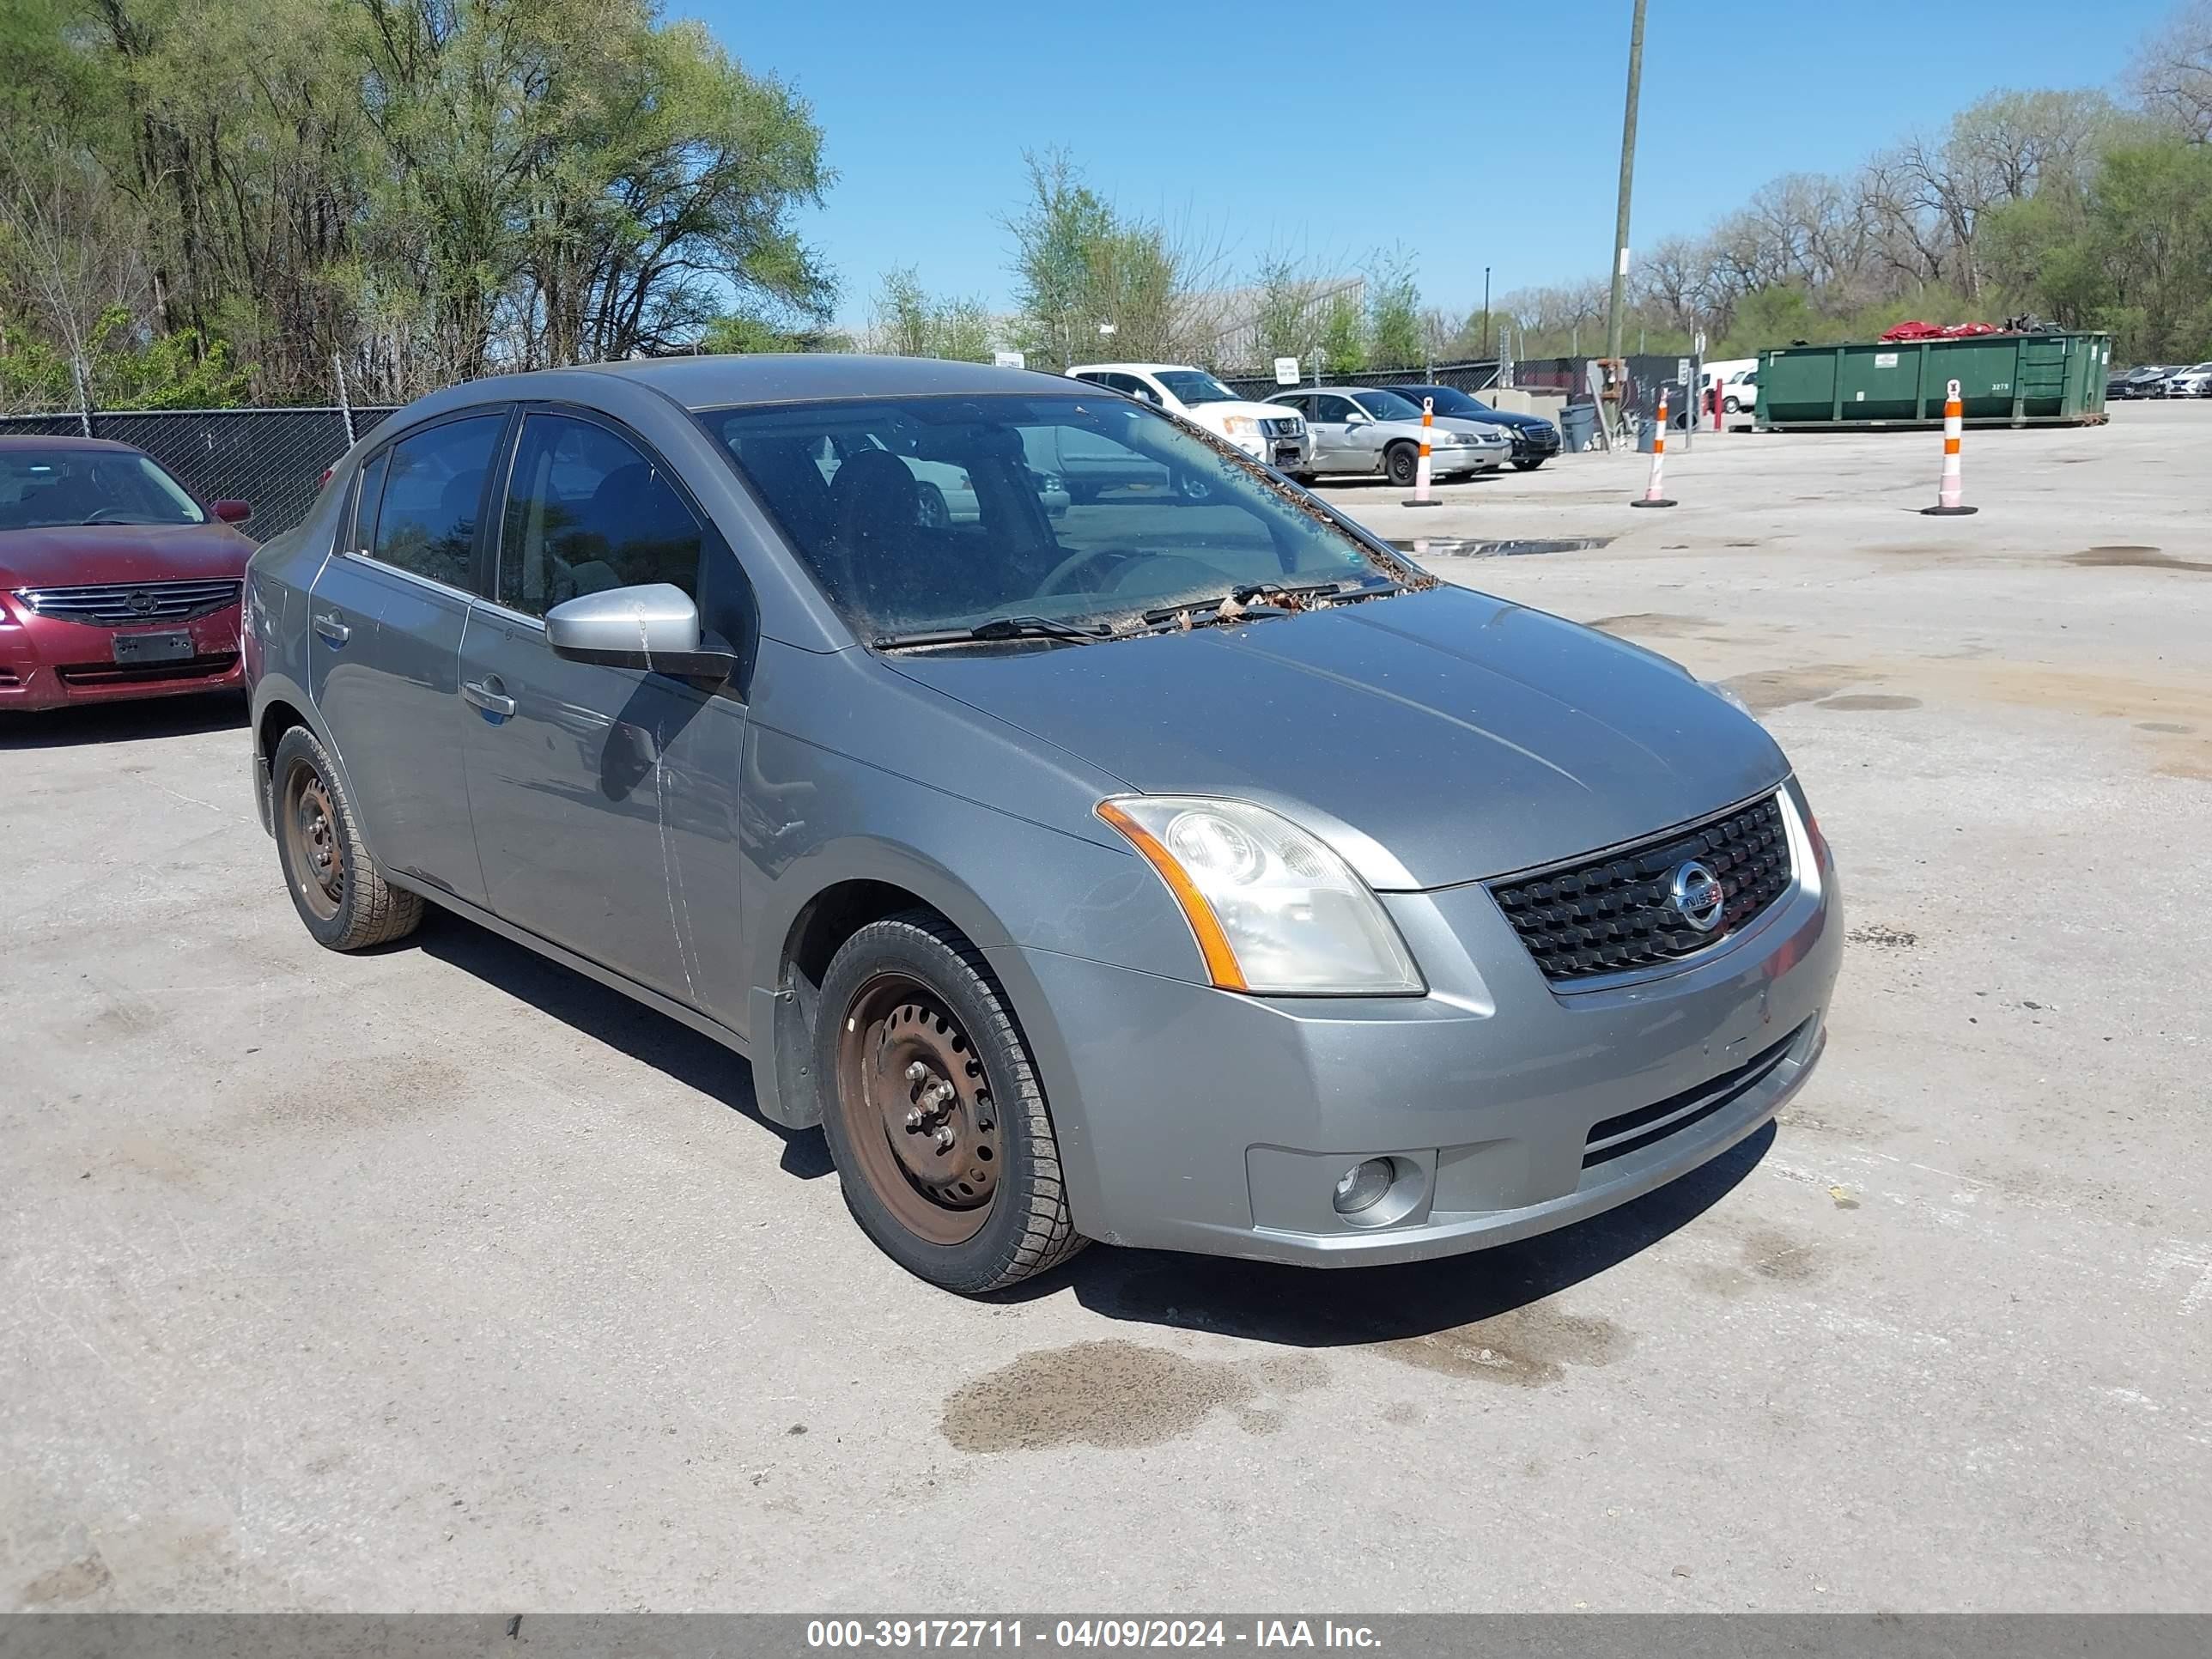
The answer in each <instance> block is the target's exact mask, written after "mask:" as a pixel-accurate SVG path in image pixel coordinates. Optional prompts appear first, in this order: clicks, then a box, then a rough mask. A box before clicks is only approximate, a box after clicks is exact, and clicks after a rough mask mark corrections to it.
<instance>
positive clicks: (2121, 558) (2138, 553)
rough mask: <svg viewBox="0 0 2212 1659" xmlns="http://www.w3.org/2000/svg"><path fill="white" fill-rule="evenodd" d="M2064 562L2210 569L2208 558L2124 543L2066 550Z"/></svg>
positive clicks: (2096, 566)
mask: <svg viewBox="0 0 2212 1659" xmlns="http://www.w3.org/2000/svg"><path fill="white" fill-rule="evenodd" d="M2066 562H2067V563H2069V564H2078V565H2084V566H2087V567H2088V568H2091V569H2112V568H2124V569H2133V570H2212V561H2207V560H2204V559H2177V558H2175V557H2174V556H2172V554H2171V553H2166V552H2161V551H2160V550H2159V549H2157V548H2155V547H2135V546H2127V545H2117V546H2111V547H2090V548H2084V549H2083V550H2081V552H2079V553H2069V554H2068V555H2067V556H2066Z"/></svg>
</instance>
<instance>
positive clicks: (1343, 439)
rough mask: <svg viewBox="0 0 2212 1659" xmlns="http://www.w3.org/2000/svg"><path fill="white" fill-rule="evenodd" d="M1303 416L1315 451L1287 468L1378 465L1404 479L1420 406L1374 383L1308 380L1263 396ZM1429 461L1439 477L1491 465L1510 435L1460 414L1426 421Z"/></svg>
mask: <svg viewBox="0 0 2212 1659" xmlns="http://www.w3.org/2000/svg"><path fill="white" fill-rule="evenodd" d="M1267 401H1268V402H1269V403H1272V404H1285V405H1287V406H1288V407H1290V408H1292V409H1296V410H1300V411H1301V412H1302V413H1304V416H1305V420H1306V427H1307V429H1308V430H1309V431H1310V433H1311V434H1312V435H1313V458H1312V459H1311V460H1310V461H1309V462H1307V464H1306V466H1305V469H1304V471H1301V472H1297V473H1294V474H1292V475H1291V476H1292V477H1297V478H1299V479H1300V480H1301V481H1302V482H1303V481H1304V480H1308V479H1310V478H1312V477H1316V476H1317V475H1319V474H1322V473H1329V472H1364V473H1368V474H1370V475H1371V474H1375V473H1380V474H1382V475H1383V477H1386V478H1388V479H1389V481H1390V482H1391V483H1394V484H1397V485H1399V486H1400V487H1401V488H1407V487H1410V486H1411V485H1412V483H1413V477H1414V473H1415V471H1416V468H1417V466H1418V465H1419V456H1420V450H1421V437H1422V427H1421V406H1420V405H1419V404H1415V403H1409V402H1407V400H1406V399H1405V398H1401V397H1400V396H1399V395H1398V394H1397V393H1396V392H1385V391H1383V389H1382V388H1381V387H1380V386H1329V387H1327V388H1325V389H1316V388H1312V387H1309V388H1307V389H1306V390H1304V391H1303V392H1277V393H1276V394H1275V395H1274V396H1273V397H1272V398H1269V399H1268V400H1267ZM1428 440H1429V468H1430V471H1431V473H1432V474H1433V475H1434V476H1436V477H1439V478H1443V477H1450V476H1452V475H1453V474H1455V473H1474V472H1494V471H1497V470H1498V468H1499V467H1501V466H1503V465H1505V463H1506V462H1507V461H1509V460H1510V459H1512V456H1513V441H1512V440H1511V439H1510V438H1509V437H1507V436H1506V435H1505V434H1504V433H1503V432H1501V431H1500V430H1498V428H1496V427H1494V426H1491V425H1489V424H1488V423H1485V424H1482V425H1480V426H1477V425H1474V424H1473V423H1471V422H1468V421H1465V420H1455V421H1449V422H1445V423H1443V425H1431V427H1430V428H1428Z"/></svg>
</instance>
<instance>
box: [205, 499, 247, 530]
mask: <svg viewBox="0 0 2212 1659" xmlns="http://www.w3.org/2000/svg"><path fill="white" fill-rule="evenodd" d="M210 511H212V512H213V513H214V514H215V515H216V518H218V519H221V520H222V521H223V522H224V523H225V524H244V523H245V522H246V520H248V519H250V518H252V516H253V503H252V502H251V501H216V502H213V503H211V504H210Z"/></svg>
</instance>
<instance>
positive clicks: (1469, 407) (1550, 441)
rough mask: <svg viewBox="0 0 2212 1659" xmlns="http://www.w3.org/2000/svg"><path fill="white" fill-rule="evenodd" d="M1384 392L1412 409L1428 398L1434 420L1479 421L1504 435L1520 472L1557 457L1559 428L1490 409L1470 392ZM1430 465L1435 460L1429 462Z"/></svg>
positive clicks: (1390, 388)
mask: <svg viewBox="0 0 2212 1659" xmlns="http://www.w3.org/2000/svg"><path fill="white" fill-rule="evenodd" d="M1383 390H1384V391H1386V392H1395V393H1397V394H1398V396H1400V397H1401V398H1404V399H1405V400H1406V401H1407V403H1409V404H1413V407H1414V408H1415V409H1419V407H1420V406H1421V399H1422V398H1431V399H1432V400H1433V401H1434V404H1435V417H1436V418H1437V420H1443V419H1444V418H1445V417H1446V416H1449V417H1450V418H1451V422H1452V423H1453V424H1454V425H1455V426H1457V425H1459V424H1461V423H1462V422H1468V421H1479V422H1483V423H1484V424H1486V425H1488V426H1491V427H1494V428H1497V429H1498V431H1500V432H1502V433H1504V435H1505V437H1506V441H1508V442H1509V443H1510V444H1511V445H1512V446H1513V452H1512V457H1511V459H1512V462H1513V465H1515V466H1516V467H1517V468H1519V469H1520V470H1521V471H1523V472H1534V471H1535V470H1536V469H1537V468H1538V467H1540V466H1541V465H1543V464H1544V463H1545V462H1547V461H1548V460H1550V459H1552V457H1553V456H1554V455H1556V454H1558V453H1559V428H1558V427H1557V426H1556V425H1554V424H1553V422H1550V421H1547V420H1546V419H1545V418H1544V417H1543V416H1541V415H1516V414H1515V413H1514V412H1513V411H1512V410H1504V409H1492V407H1491V406H1490V405H1489V404H1486V403H1485V402H1483V401H1482V399H1481V398H1478V397H1475V396H1474V394H1473V393H1472V392H1462V391H1461V390H1459V388H1458V387H1456V386H1385V387H1383ZM1430 461H1431V465H1434V464H1435V458H1434V457H1433V456H1431V458H1430Z"/></svg>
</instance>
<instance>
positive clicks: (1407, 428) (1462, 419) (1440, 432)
mask: <svg viewBox="0 0 2212 1659" xmlns="http://www.w3.org/2000/svg"><path fill="white" fill-rule="evenodd" d="M1376 426H1377V427H1378V428H1380V429H1381V431H1382V434H1383V436H1384V437H1386V438H1412V439H1413V440H1414V441H1417V442H1418V441H1419V439H1420V436H1421V423H1420V422H1419V421H1378V422H1376ZM1428 432H1429V442H1430V444H1431V447H1433V446H1434V445H1436V444H1437V443H1440V442H1442V441H1443V437H1444V435H1445V434H1447V433H1451V432H1472V433H1473V434H1474V441H1476V442H1477V443H1479V444H1504V443H1508V442H1510V441H1511V440H1510V439H1509V438H1507V437H1506V435H1504V433H1503V432H1500V431H1498V430H1497V422H1494V421H1492V419H1491V418H1490V417H1489V416H1487V415H1485V416H1481V417H1480V419H1477V418H1476V417H1475V416H1472V415H1439V416H1437V419H1436V424H1435V425H1433V426H1431V427H1430V428H1429V429H1428Z"/></svg>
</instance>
